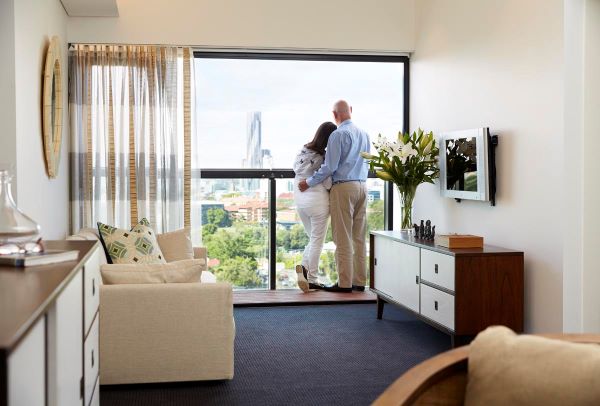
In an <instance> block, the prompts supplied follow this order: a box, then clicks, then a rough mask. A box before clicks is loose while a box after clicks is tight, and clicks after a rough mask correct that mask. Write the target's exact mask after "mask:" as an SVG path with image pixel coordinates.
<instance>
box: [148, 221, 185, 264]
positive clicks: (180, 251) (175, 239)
mask: <svg viewBox="0 0 600 406" xmlns="http://www.w3.org/2000/svg"><path fill="white" fill-rule="evenodd" d="M190 231H191V229H190V227H186V228H182V229H180V230H175V231H170V232H168V233H164V234H158V235H157V236H156V239H157V241H158V245H159V246H160V250H161V251H162V253H163V255H164V257H165V260H166V261H167V262H173V261H181V260H184V259H194V249H193V248H192V239H191V237H190Z"/></svg>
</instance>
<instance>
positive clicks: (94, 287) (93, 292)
mask: <svg viewBox="0 0 600 406" xmlns="http://www.w3.org/2000/svg"><path fill="white" fill-rule="evenodd" d="M95 295H96V278H93V279H92V296H95Z"/></svg>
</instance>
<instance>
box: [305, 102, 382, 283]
mask: <svg viewBox="0 0 600 406" xmlns="http://www.w3.org/2000/svg"><path fill="white" fill-rule="evenodd" d="M333 117H334V118H335V122H336V123H337V125H338V128H337V130H335V131H334V132H333V133H332V134H331V136H330V137H329V142H328V143H327V152H326V153H325V160H324V162H323V165H321V168H320V169H319V170H318V171H317V172H315V174H314V175H313V176H311V177H310V178H308V179H306V180H303V181H300V183H299V184H298V187H299V188H300V190H301V191H303V192H304V191H305V190H307V189H308V188H309V187H313V186H315V185H318V184H319V183H321V182H323V181H324V180H325V179H327V177H329V176H331V178H332V180H333V186H332V187H331V192H330V195H329V207H330V212H331V230H332V232H333V242H334V243H335V246H336V249H335V262H336V266H337V271H338V283H336V284H335V285H333V286H328V287H325V290H329V291H333V292H345V293H352V290H358V291H364V290H365V283H366V280H367V264H366V245H365V237H366V227H367V187H366V181H367V175H368V172H369V167H368V165H367V163H366V161H365V160H364V159H363V158H362V157H361V156H360V153H361V152H363V151H364V152H370V142H369V135H368V134H367V133H366V132H365V131H363V130H361V129H360V128H358V127H357V126H356V125H354V123H353V122H352V120H351V117H352V107H351V106H350V105H349V104H348V102H346V101H345V100H340V101H338V102H337V103H335V105H334V106H333Z"/></svg>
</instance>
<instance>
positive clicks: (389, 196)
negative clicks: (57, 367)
mask: <svg viewBox="0 0 600 406" xmlns="http://www.w3.org/2000/svg"><path fill="white" fill-rule="evenodd" d="M193 56H194V58H199V59H262V60H290V61H291V60H294V61H320V62H322V61H331V62H381V63H402V64H403V68H404V72H403V73H404V75H403V93H404V94H403V111H402V114H403V117H402V122H403V128H402V132H408V131H409V128H410V126H409V118H410V58H409V56H408V55H389V54H377V53H366V54H353V53H351V52H349V53H326V52H325V53H319V52H314V51H306V52H303V51H301V50H298V51H297V52H279V51H276V50H269V51H267V50H262V51H261V50H256V51H250V50H240V51H231V50H223V51H218V50H198V49H196V50H194V53H193ZM199 172H200V173H201V174H202V175H201V176H202V178H205V179H232V178H238V179H239V178H245V179H269V289H270V290H275V289H276V269H275V268H276V251H277V236H276V231H277V230H276V227H275V225H276V215H277V213H276V210H275V207H276V198H277V196H276V190H277V189H276V182H275V181H276V180H277V179H285V178H289V177H291V178H293V177H294V171H293V170H292V169H287V168H280V169H235V168H225V169H216V168H201V169H199ZM375 177H376V176H375V174H373V173H371V172H370V173H369V178H375ZM384 195H385V200H384V229H385V230H392V229H393V224H394V223H393V221H394V209H393V207H394V204H393V201H394V184H393V183H392V182H385V189H384Z"/></svg>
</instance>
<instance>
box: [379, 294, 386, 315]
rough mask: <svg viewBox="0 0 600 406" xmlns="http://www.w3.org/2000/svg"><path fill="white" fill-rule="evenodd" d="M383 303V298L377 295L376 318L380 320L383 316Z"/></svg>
mask: <svg viewBox="0 0 600 406" xmlns="http://www.w3.org/2000/svg"><path fill="white" fill-rule="evenodd" d="M384 304H385V300H383V299H382V298H380V297H379V296H377V320H381V319H382V318H383V305H384Z"/></svg>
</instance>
